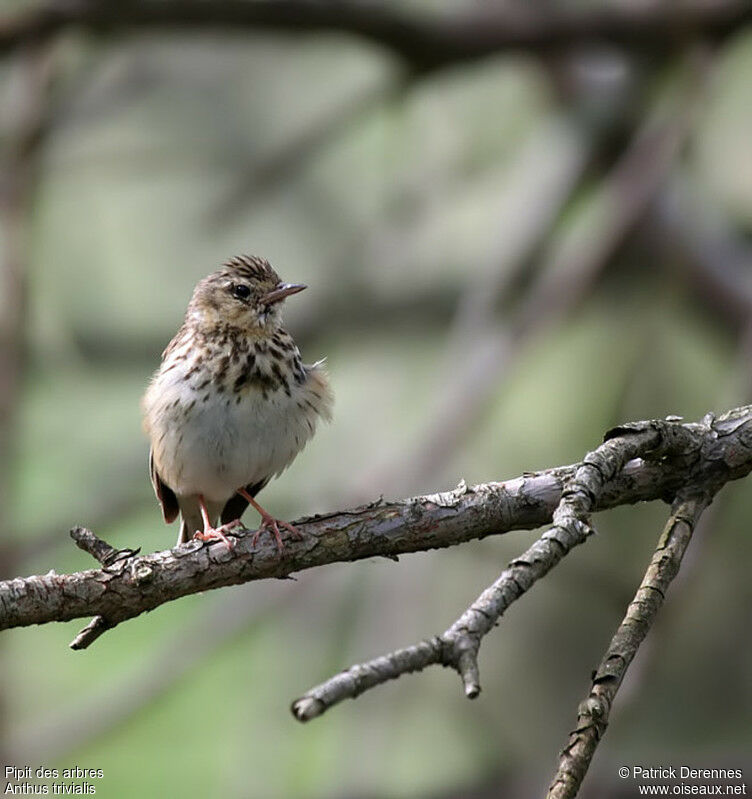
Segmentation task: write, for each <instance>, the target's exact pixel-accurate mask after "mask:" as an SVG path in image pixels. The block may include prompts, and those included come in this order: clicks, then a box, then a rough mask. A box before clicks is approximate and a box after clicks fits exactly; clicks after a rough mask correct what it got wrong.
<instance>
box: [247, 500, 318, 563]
mask: <svg viewBox="0 0 752 799" xmlns="http://www.w3.org/2000/svg"><path fill="white" fill-rule="evenodd" d="M238 494H240V496H241V497H243V499H247V500H248V502H249V503H250V504H251V505H252V506H253V507H254V508H255V509H256V510H257V511H258V512H259V514H260V516H261V524H260V525H259V528H258V530H256V535H254V536H253V542H252V545H253V546H254V547H255V546H256V543H257V542H258V538H259V536H260V535H261V533H262V532H263V531H264V530H268V531H269V532H270V533H272V534H273V535H274V540H275V541H276V542H277V549H278V550H279V551H280V552H282V550H283V549H284V548H285V547H284V544H283V543H282V536H281V535H280V533H279V525H280V524H281V525H282V527H284V528H285V530H289V532H290V533H292V535H293V537H295V538H297V539H301V538H303V536H302V534H301V532H300V530H298V529H297V528H296V527H295V526H294V525H292V524H290V522H283V521H282V520H281V519H275V518H274V517H273V516H272V515H271V514H270V513H268V512H267V511H265V510H264V509H263V508H262V507H261V505H259V504H258V502H256V500H255V499H254V498H253V497H252V496H251V495H250V494H249V493H248V492H247V491H246V490H245V489H244V488H239V489H238Z"/></svg>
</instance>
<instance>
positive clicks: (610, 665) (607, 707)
mask: <svg viewBox="0 0 752 799" xmlns="http://www.w3.org/2000/svg"><path fill="white" fill-rule="evenodd" d="M712 496H713V488H712V487H710V486H708V487H705V488H704V489H702V490H701V492H700V493H698V494H692V493H690V494H689V495H687V494H683V495H682V496H680V497H678V498H677V499H676V500H675V501H674V503H673V505H672V508H671V516H670V517H669V520H668V522H667V523H666V526H665V528H664V530H663V533H662V535H661V537H660V539H659V541H658V546H657V548H656V550H655V554H654V555H653V558H652V560H651V561H650V565H649V566H648V569H647V571H646V572H645V576H644V577H643V578H642V583H640V587H639V589H638V590H637V593H636V594H635V597H634V599H633V600H632V602H631V603H630V605H629V608H628V609H627V613H626V616H625V617H624V620H623V621H622V623H621V624H620V625H619V628H618V630H617V631H616V633H615V634H614V637H613V638H612V639H611V643H610V644H609V647H608V650H607V652H606V654H605V655H604V656H603V659H602V660H601V662H600V664H599V665H598V668H597V669H596V670H595V674H594V676H593V681H592V686H591V688H590V693H589V694H588V696H587V697H586V698H585V700H584V701H583V702H582V703H581V704H580V707H579V709H578V713H577V724H576V726H575V729H574V730H573V731H572V733H570V736H569V743H568V744H567V746H566V748H565V749H564V750H563V751H562V753H561V756H560V760H559V767H558V770H557V772H556V775H555V777H554V779H553V782H552V783H551V787H550V788H549V790H548V799H572V797H574V796H576V795H577V791H578V790H579V788H580V785H581V784H582V780H583V778H584V777H585V774H586V773H587V770H588V768H589V766H590V762H591V760H592V758H593V755H594V754H595V749H596V747H597V746H598V744H599V742H600V740H601V738H602V737H603V735H604V733H605V731H606V727H607V726H608V720H609V714H610V712H611V707H612V705H613V701H614V697H615V696H616V692H617V691H618V690H619V686H620V685H621V683H622V680H623V679H624V674H625V673H626V671H627V669H628V668H629V664H630V663H631V662H632V659H633V658H634V656H635V654H636V653H637V650H638V648H639V646H640V644H641V643H642V642H643V640H644V639H645V636H646V635H647V634H648V632H649V631H650V629H651V627H652V625H653V621H654V620H655V617H656V614H657V613H658V610H659V609H660V607H661V605H662V604H663V602H664V599H665V597H666V591H667V590H668V587H669V585H670V584H671V581H672V580H673V579H674V577H675V576H676V575H677V573H678V571H679V567H680V566H681V561H682V558H683V556H684V553H685V552H686V550H687V546H688V545H689V542H690V540H691V538H692V532H693V531H694V528H695V525H696V524H697V520H698V519H699V518H700V515H701V514H702V512H703V511H704V510H705V508H706V507H707V506H708V504H709V503H710V501H711V499H712Z"/></svg>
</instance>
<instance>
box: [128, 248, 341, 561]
mask: <svg viewBox="0 0 752 799" xmlns="http://www.w3.org/2000/svg"><path fill="white" fill-rule="evenodd" d="M304 288H305V286H302V285H298V284H290V283H283V282H282V281H281V280H280V278H279V276H278V275H277V273H276V272H275V271H274V270H273V269H272V267H271V266H270V264H269V262H268V261H266V260H265V259H263V258H259V257H257V256H249V255H241V256H238V257H235V258H232V259H231V260H230V261H228V262H227V263H225V264H224V265H223V266H222V267H221V268H220V269H218V270H217V271H216V272H214V273H212V274H211V275H209V276H208V277H205V278H204V279H203V280H201V281H200V282H199V283H198V285H197V286H196V288H195V289H194V292H193V296H192V298H191V301H190V303H189V304H188V310H187V311H186V315H185V320H184V321H183V324H182V326H181V328H180V329H179V330H178V332H177V334H176V335H175V337H174V338H173V339H172V341H171V342H170V343H169V344H168V345H167V348H166V349H165V351H164V353H163V354H162V363H161V366H160V367H159V369H158V370H157V372H156V373H155V375H154V377H153V378H152V381H151V383H150V385H149V388H148V389H147V391H146V393H145V395H144V398H143V401H142V408H143V414H144V429H145V430H146V432H147V434H148V436H149V439H150V441H151V451H150V455H149V470H150V474H151V479H152V483H153V485H154V490H155V493H156V495H157V499H158V500H159V503H160V505H161V506H162V514H163V516H164V519H165V521H166V522H168V523H170V522H173V521H174V520H175V519H176V518H177V516H178V513H180V514H181V516H182V523H181V527H180V535H179V537H178V543H182V542H184V541H187V540H189V539H190V538H191V537H193V536H194V535H197V536H198V537H200V538H204V539H207V540H209V539H214V538H219V539H222V540H225V541H226V542H227V543H228V545H229V543H230V541H229V539H227V538H226V537H225V535H224V533H225V532H226V531H227V530H228V529H229V528H230V527H231V526H232V524H233V523H234V522H236V520H238V519H239V518H240V516H241V515H242V513H243V511H245V509H246V507H247V506H248V504H249V503H250V504H252V505H253V506H254V507H255V508H256V509H257V510H258V511H259V513H260V514H261V526H260V527H259V532H261V530H263V529H268V530H269V531H270V532H272V533H273V534H274V536H275V538H276V540H277V544H278V546H279V547H280V548H281V546H282V541H281V537H280V534H279V527H278V525H279V524H281V525H282V526H284V527H286V528H287V529H288V530H290V531H291V532H293V533H294V534H296V533H297V531H296V530H295V528H294V527H292V525H289V524H287V523H286V522H279V521H278V520H276V519H274V518H272V517H271V516H270V515H269V514H268V513H267V512H266V511H265V510H264V509H263V508H261V506H260V505H258V503H256V502H255V500H254V497H255V496H256V494H257V493H258V492H259V491H260V490H261V489H262V488H263V487H264V486H265V485H266V484H267V483H268V482H269V480H270V479H271V478H272V477H274V476H275V475H277V474H279V473H280V472H282V471H283V470H284V469H286V468H287V466H289V465H290V463H292V461H293V460H294V458H295V457H296V455H297V454H298V453H299V452H300V451H301V450H302V449H303V447H304V446H305V445H306V443H307V442H308V441H309V439H310V438H311V437H312V436H313V434H314V432H315V430H316V425H317V422H318V421H319V419H325V420H329V419H330V418H331V408H332V402H333V396H332V392H331V389H330V388H329V382H328V378H327V375H326V372H325V371H324V369H323V367H322V365H321V362H318V363H315V364H313V365H312V366H307V365H305V364H303V362H302V360H301V357H300V352H299V351H298V348H297V346H296V345H295V342H294V341H293V339H292V337H291V336H290V334H289V333H288V332H287V331H286V330H285V329H284V328H283V327H282V323H281V317H280V305H281V303H282V301H283V300H284V299H285V297H288V296H290V295H291V294H295V293H297V292H299V291H302V290H303V289H304ZM220 523H221V525H222V527H217V525H218V524H220ZM256 535H257V536H258V533H257V534H256Z"/></svg>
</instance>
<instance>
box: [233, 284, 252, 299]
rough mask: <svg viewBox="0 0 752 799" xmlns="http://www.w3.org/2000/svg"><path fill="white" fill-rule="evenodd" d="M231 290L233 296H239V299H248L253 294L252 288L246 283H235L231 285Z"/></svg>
mask: <svg viewBox="0 0 752 799" xmlns="http://www.w3.org/2000/svg"><path fill="white" fill-rule="evenodd" d="M230 292H231V293H232V296H233V297H237V298H238V299H239V300H247V299H248V297H250V296H251V290H250V288H248V286H246V285H245V284H244V283H233V284H232V285H231V286H230Z"/></svg>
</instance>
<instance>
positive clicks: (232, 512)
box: [168, 477, 271, 524]
mask: <svg viewBox="0 0 752 799" xmlns="http://www.w3.org/2000/svg"><path fill="white" fill-rule="evenodd" d="M269 480H271V477H267V478H266V479H265V480H259V481H258V483H249V484H248V485H247V486H246V487H245V490H246V491H247V492H248V493H249V494H250V495H251V496H252V497H255V496H256V494H258V492H259V491H261V489H262V488H263V487H264V486H265V485H266V484H267V483H268V482H269ZM168 490H169V489H168ZM247 507H248V500H247V499H245V498H244V497H241V496H240V494H233V495H232V496H231V497H230V499H228V500H227V502H226V503H225V506H224V508H223V509H222V524H227V523H228V522H234V521H235V519H239V518H240V517H241V516H242V515H243V513H244V512H245V509H246V508H247Z"/></svg>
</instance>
